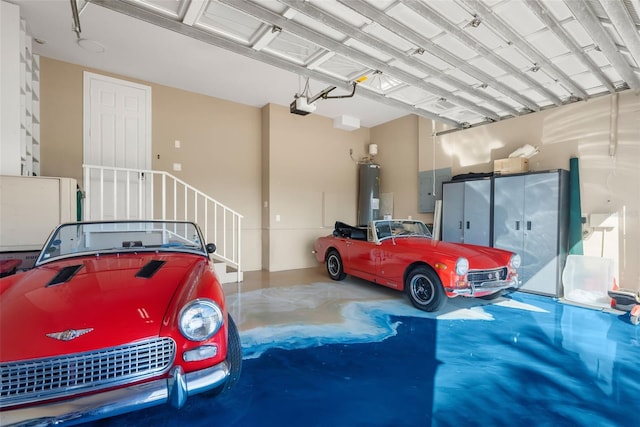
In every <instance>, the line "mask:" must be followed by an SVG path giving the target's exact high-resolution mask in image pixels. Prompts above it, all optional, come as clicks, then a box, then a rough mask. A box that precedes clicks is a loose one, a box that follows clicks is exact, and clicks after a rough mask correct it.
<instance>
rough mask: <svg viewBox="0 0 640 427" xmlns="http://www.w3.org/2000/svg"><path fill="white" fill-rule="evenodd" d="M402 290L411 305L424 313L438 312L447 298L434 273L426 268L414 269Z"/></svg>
mask: <svg viewBox="0 0 640 427" xmlns="http://www.w3.org/2000/svg"><path fill="white" fill-rule="evenodd" d="M404 290H405V292H406V293H407V295H408V296H409V300H410V301H411V304H413V305H414V307H416V308H419V309H420V310H424V311H438V310H440V309H441V308H442V307H443V306H444V304H445V302H447V298H448V297H447V294H446V293H445V292H444V288H443V287H442V282H441V281H440V278H439V277H438V275H437V274H436V272H435V271H433V270H432V269H431V268H429V267H426V266H420V267H416V268H414V269H413V270H411V271H410V272H409V274H408V275H407V279H406V281H405V284H404Z"/></svg>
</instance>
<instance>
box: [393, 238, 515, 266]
mask: <svg viewBox="0 0 640 427" xmlns="http://www.w3.org/2000/svg"><path fill="white" fill-rule="evenodd" d="M395 240H396V243H397V245H398V246H405V247H407V248H409V247H411V248H412V249H414V250H425V251H428V253H429V254H431V255H433V256H438V257H441V259H442V260H444V259H445V258H446V259H450V260H452V261H455V259H457V258H459V257H465V258H467V260H468V261H469V267H470V268H471V269H473V270H479V269H489V268H497V267H501V266H504V265H506V264H507V263H508V261H509V257H510V254H511V253H510V252H507V251H504V250H502V249H497V248H490V247H486V246H478V245H469V244H463V243H450V242H442V241H438V240H433V239H429V238H422V237H410V238H397V239H395Z"/></svg>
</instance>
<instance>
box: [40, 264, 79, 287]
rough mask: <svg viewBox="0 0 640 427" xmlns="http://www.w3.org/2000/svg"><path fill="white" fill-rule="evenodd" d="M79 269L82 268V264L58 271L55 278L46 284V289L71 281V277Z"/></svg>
mask: <svg viewBox="0 0 640 427" xmlns="http://www.w3.org/2000/svg"><path fill="white" fill-rule="evenodd" d="M81 268H82V264H78V265H70V266H69V267H65V268H63V269H62V270H60V271H59V272H58V274H56V276H55V277H54V278H53V279H51V281H50V282H49V283H47V287H49V286H55V285H59V284H60V283H66V282H68V281H69V280H71V278H72V277H73V276H75V275H76V273H77V272H78V271H79V270H80V269H81Z"/></svg>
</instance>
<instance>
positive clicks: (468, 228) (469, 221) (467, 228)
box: [467, 221, 470, 230]
mask: <svg viewBox="0 0 640 427" xmlns="http://www.w3.org/2000/svg"><path fill="white" fill-rule="evenodd" d="M469 222H470V221H467V230H468V229H469Z"/></svg>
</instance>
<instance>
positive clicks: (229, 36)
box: [17, 0, 640, 128]
mask: <svg viewBox="0 0 640 427" xmlns="http://www.w3.org/2000/svg"><path fill="white" fill-rule="evenodd" d="M17 1H23V0H17ZM77 1H78V2H79V4H83V3H84V1H85V0H77ZM88 1H89V3H91V4H93V5H99V6H102V7H104V8H107V9H111V10H114V11H117V12H120V13H123V14H126V15H128V16H130V17H133V18H136V19H139V20H141V21H145V22H151V23H152V24H154V25H157V26H159V27H162V28H166V29H167V31H172V32H174V33H182V34H183V35H187V36H190V37H197V38H198V39H200V40H202V41H205V42H208V43H211V44H214V45H216V46H218V47H223V48H224V49H227V50H230V51H232V52H234V53H238V54H240V55H244V56H247V57H249V58H251V59H253V60H256V61H261V62H264V63H266V64H268V65H271V66H274V67H276V68H278V69H281V70H283V71H286V72H287V73H292V72H293V73H295V74H297V75H299V76H300V78H302V79H307V80H310V79H313V80H314V81H317V82H319V83H320V84H330V85H334V86H336V87H339V88H341V89H347V90H349V89H350V88H356V89H357V87H358V85H360V87H361V90H356V92H355V93H356V99H359V97H360V96H364V97H366V98H367V99H369V100H374V101H376V102H380V103H382V104H385V105H393V106H394V107H398V108H402V109H405V110H406V112H410V113H414V114H420V115H423V116H424V117H427V118H430V119H433V120H436V121H440V122H442V123H444V124H445V125H446V126H448V127H451V128H465V127H469V126H476V125H481V124H484V123H490V122H494V121H497V120H504V119H508V118H510V117H514V116H519V115H523V114H528V113H531V112H535V111H540V110H542V109H546V108H552V107H557V106H560V105H564V104H568V103H573V102H580V101H586V100H588V99H590V98H593V97H596V96H601V95H605V94H610V93H614V92H617V91H622V90H627V89H633V90H636V91H638V90H640V66H639V64H640V18H639V14H640V10H638V8H640V1H638V0H526V1H524V0H449V1H431V0H429V1H428V0H308V1H300V0H88ZM24 3H25V4H26V3H27V2H24ZM194 29H197V30H199V31H203V32H204V33H198V32H194ZM363 76H364V77H366V78H367V80H364V81H362V80H358V79H360V78H361V77H363ZM391 94H393V98H392V97H391V96H390V95H391ZM390 100H393V101H392V102H391V101H390ZM390 102H391V104H390Z"/></svg>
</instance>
